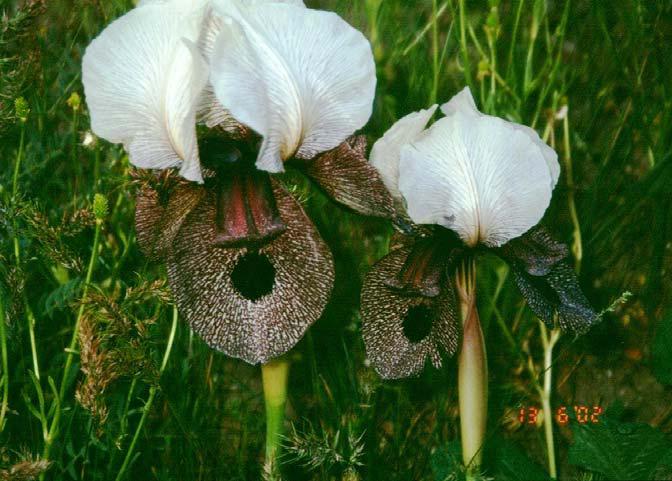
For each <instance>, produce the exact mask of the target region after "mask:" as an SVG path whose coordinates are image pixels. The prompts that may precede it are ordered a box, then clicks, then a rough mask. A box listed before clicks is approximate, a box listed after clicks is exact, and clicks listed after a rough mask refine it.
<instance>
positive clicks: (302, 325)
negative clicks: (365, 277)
mask: <svg viewBox="0 0 672 481" xmlns="http://www.w3.org/2000/svg"><path fill="white" fill-rule="evenodd" d="M273 191H274V194H275V197H276V200H277V202H278V208H279V211H280V214H281V216H282V219H283V221H284V222H285V223H286V224H287V231H285V233H283V234H282V235H280V236H279V237H277V238H276V239H275V240H273V241H272V242H270V243H269V244H266V245H264V246H263V247H261V248H259V249H258V252H259V253H260V254H262V255H265V256H266V257H267V258H268V260H269V261H270V262H271V264H272V265H273V267H274V268H275V284H274V286H273V289H272V291H271V292H270V293H269V294H267V295H265V296H263V297H261V298H260V299H258V300H257V301H251V300H248V299H246V298H244V297H243V296H242V295H241V294H240V293H239V292H238V290H237V289H236V288H235V287H234V285H233V282H232V280H231V272H232V271H233V269H234V268H235V266H236V264H237V262H238V260H239V259H240V258H241V257H242V256H243V255H245V254H246V253H247V252H248V248H247V247H242V248H217V247H213V246H212V240H213V238H214V235H215V222H214V220H215V219H214V217H215V203H214V195H212V194H211V193H208V194H207V195H206V196H204V198H203V199H202V201H201V202H200V203H199V205H198V206H197V207H196V208H195V209H194V210H193V211H192V212H191V214H190V215H189V216H188V217H187V219H186V220H185V222H184V223H183V225H182V227H181V229H180V231H179V233H178V235H177V236H176V238H175V241H174V243H173V249H172V251H171V252H170V254H169V257H168V260H167V265H168V279H169V281H170V285H171V288H172V290H173V294H174V296H175V299H176V302H177V305H178V309H179V310H180V312H181V314H182V315H183V316H184V317H185V318H186V319H187V320H188V321H189V323H190V325H191V326H192V328H193V329H194V331H196V332H197V333H198V334H199V335H200V336H202V337H203V339H204V340H205V341H206V342H207V343H208V344H209V345H210V346H212V347H213V348H215V349H218V350H220V351H222V352H224V353H225V354H228V355H230V356H233V357H238V358H241V359H244V360H245V361H247V362H249V363H252V364H256V363H261V362H266V361H268V360H270V359H272V358H274V357H277V356H279V355H281V354H283V353H285V352H287V351H288V350H289V349H290V348H292V347H293V346H294V345H295V344H296V343H297V342H298V341H299V340H300V339H301V337H302V336H303V335H304V333H305V332H306V330H307V329H308V327H309V326H310V325H311V324H312V323H313V322H315V320H317V319H318V318H319V317H320V315H321V314H322V310H323V309H324V307H325V305H326V303H327V300H328V299H329V295H330V293H331V289H332V286H333V282H334V268H333V260H332V256H331V253H330V251H329V249H328V247H327V245H326V244H325V243H324V241H323V240H322V239H321V238H320V237H319V234H318V233H317V231H316V230H315V228H314V227H313V225H312V224H311V222H310V221H309V220H308V218H307V217H306V215H305V213H304V212H303V210H302V209H301V207H300V205H299V204H298V203H297V202H296V201H295V200H294V199H293V198H292V197H291V196H290V195H289V194H288V193H287V192H285V191H284V189H282V187H280V186H279V184H277V183H274V185H273Z"/></svg>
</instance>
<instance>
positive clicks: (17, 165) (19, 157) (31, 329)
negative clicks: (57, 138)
mask: <svg viewBox="0 0 672 481" xmlns="http://www.w3.org/2000/svg"><path fill="white" fill-rule="evenodd" d="M25 140H26V123H25V122H24V121H22V122H21V136H20V138H19V150H18V151H17V153H16V160H15V162H14V176H13V178H12V201H13V202H16V201H17V199H18V194H19V173H20V172H21V162H22V161H23V157H24V153H25ZM13 228H14V239H13V241H14V258H15V260H16V265H17V266H19V265H20V264H21V244H20V242H19V237H18V236H17V235H16V231H17V224H16V217H14V220H13ZM23 303H24V307H25V310H26V320H27V321H28V336H29V338H30V350H31V355H32V358H33V371H34V372H35V377H37V379H38V381H39V379H40V364H39V362H38V359H37V343H36V341H35V315H34V314H33V310H32V309H31V308H30V305H29V304H28V299H27V298H26V295H25V292H24V293H23Z"/></svg>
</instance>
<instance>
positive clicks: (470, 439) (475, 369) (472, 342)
mask: <svg viewBox="0 0 672 481" xmlns="http://www.w3.org/2000/svg"><path fill="white" fill-rule="evenodd" d="M456 286H457V293H458V296H459V299H460V308H461V309H460V310H461V314H462V329H463V335H462V348H461V350H460V355H459V359H458V391H459V404H460V430H461V438H462V459H463V461H464V465H465V466H466V467H467V479H474V475H476V474H477V473H478V471H479V467H480V465H481V461H482V458H483V442H484V440H485V428H486V423H487V416H488V363H487V356H486V352H485V339H484V338H483V331H482V330H481V323H480V320H479V317H478V310H477V309H476V289H475V287H476V269H475V265H474V263H473V261H470V262H469V263H465V264H463V265H462V268H461V269H460V270H459V271H458V274H457V278H456Z"/></svg>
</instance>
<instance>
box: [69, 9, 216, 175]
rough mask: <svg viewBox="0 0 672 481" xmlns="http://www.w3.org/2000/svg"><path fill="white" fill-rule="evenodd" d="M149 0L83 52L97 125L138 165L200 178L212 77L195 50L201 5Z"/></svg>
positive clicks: (85, 81)
mask: <svg viewBox="0 0 672 481" xmlns="http://www.w3.org/2000/svg"><path fill="white" fill-rule="evenodd" d="M184 5H186V3H185V2H175V4H173V3H172V2H171V3H170V4H159V3H153V2H150V3H147V4H145V5H144V6H142V7H138V8H135V9H134V10H131V11H130V12H129V13H127V14H126V15H124V16H122V17H121V18H119V19H117V20H116V21H114V22H113V23H111V24H110V25H109V26H108V27H107V28H106V29H105V30H104V31H103V32H102V33H101V34H100V35H99V36H98V37H97V38H96V39H95V40H94V41H93V42H91V44H90V45H89V47H88V48H87V50H86V53H85V55H84V59H83V78H82V81H83V84H84V92H85V95H86V101H87V105H88V107H89V111H90V114H91V127H92V130H93V131H94V132H95V133H96V134H97V135H99V136H100V137H103V138H105V139H107V140H109V141H110V142H115V143H123V144H124V145H125V147H126V149H127V150H128V152H129V157H130V160H131V162H132V163H133V164H134V165H136V166H138V167H141V168H149V169H165V168H169V167H176V166H181V173H182V175H183V176H184V177H186V178H187V179H189V180H194V181H202V177H201V172H200V165H199V159H198V147H197V141H196V107H197V104H198V99H199V96H200V95H201V92H202V90H203V88H204V87H205V85H206V82H207V78H208V71H207V64H206V62H205V61H204V59H203V58H202V56H201V54H200V53H199V52H198V51H197V49H196V48H195V45H194V44H195V43H196V42H197V41H198V39H199V36H200V34H201V32H200V27H201V25H202V22H203V16H204V9H202V8H200V7H199V8H195V9H186V8H185V7H184Z"/></svg>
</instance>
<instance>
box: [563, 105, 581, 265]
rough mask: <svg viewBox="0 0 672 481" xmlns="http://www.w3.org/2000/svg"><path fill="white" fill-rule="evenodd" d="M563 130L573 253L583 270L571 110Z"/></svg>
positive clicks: (577, 263)
mask: <svg viewBox="0 0 672 481" xmlns="http://www.w3.org/2000/svg"><path fill="white" fill-rule="evenodd" d="M562 131H563V147H564V150H565V170H566V172H567V174H566V179H567V207H569V215H570V217H571V219H572V226H573V227H574V236H573V237H574V241H573V242H572V253H573V254H574V259H575V261H576V264H575V268H576V272H577V273H578V272H580V271H581V261H582V260H583V241H582V238H581V223H580V222H579V214H578V213H577V211H576V201H575V198H574V191H575V188H574V174H573V170H574V169H573V165H572V148H571V146H570V140H569V112H567V113H566V114H565V118H564V119H563V121H562Z"/></svg>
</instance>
